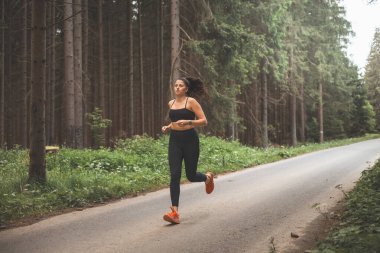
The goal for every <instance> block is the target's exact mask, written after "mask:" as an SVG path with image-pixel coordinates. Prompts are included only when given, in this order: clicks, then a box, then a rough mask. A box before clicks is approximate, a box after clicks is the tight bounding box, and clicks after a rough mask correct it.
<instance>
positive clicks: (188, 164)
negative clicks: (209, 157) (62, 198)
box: [183, 132, 207, 182]
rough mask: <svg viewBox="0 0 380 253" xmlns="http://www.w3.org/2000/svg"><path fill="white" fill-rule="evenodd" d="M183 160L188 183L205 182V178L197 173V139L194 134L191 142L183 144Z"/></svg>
mask: <svg viewBox="0 0 380 253" xmlns="http://www.w3.org/2000/svg"><path fill="white" fill-rule="evenodd" d="M183 158H184V160H185V170H186V177H187V179H188V180H189V181H190V182H205V181H206V180H207V176H206V175H205V174H203V173H200V172H197V168H198V159H199V138H198V135H197V134H196V132H194V137H193V140H192V141H190V142H186V143H184V151H183Z"/></svg>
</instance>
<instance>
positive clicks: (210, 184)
mask: <svg viewBox="0 0 380 253" xmlns="http://www.w3.org/2000/svg"><path fill="white" fill-rule="evenodd" d="M206 175H208V176H209V178H210V181H209V182H208V183H207V184H206V183H205V184H206V193H207V194H210V193H211V192H212V191H213V190H214V174H212V172H207V173H206Z"/></svg>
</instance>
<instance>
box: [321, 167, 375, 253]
mask: <svg viewBox="0 0 380 253" xmlns="http://www.w3.org/2000/svg"><path fill="white" fill-rule="evenodd" d="M379 250H380V160H379V161H378V162H377V164H376V165H375V166H374V167H372V168H371V169H368V170H365V171H364V172H363V173H362V177H361V179H360V180H359V182H358V183H357V185H356V187H355V188H354V189H353V190H352V191H351V192H350V193H348V195H347V199H346V201H345V211H344V215H343V217H342V220H341V223H340V224H339V226H337V227H336V228H335V229H333V231H332V232H331V233H330V234H329V235H328V236H327V238H326V239H324V240H323V241H321V242H320V243H319V245H318V249H317V250H315V251H313V253H377V252H379Z"/></svg>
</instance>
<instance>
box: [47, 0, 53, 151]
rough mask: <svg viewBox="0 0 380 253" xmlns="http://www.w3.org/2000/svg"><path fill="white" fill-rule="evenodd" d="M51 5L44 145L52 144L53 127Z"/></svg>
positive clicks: (50, 12) (48, 29) (50, 6)
mask: <svg viewBox="0 0 380 253" xmlns="http://www.w3.org/2000/svg"><path fill="white" fill-rule="evenodd" d="M52 5H53V2H47V3H46V11H47V14H46V22H47V24H46V26H47V28H46V72H45V73H46V105H45V119H46V122H45V132H46V145H51V144H52V138H51V136H52V133H51V132H52V130H53V127H52V125H51V121H50V118H51V114H52V113H53V109H52V107H51V104H52V103H51V99H52V97H53V94H52V83H53V82H52V79H51V65H52V51H53V50H54V48H52V46H51V45H52V40H53V37H54V35H53V34H52V33H51V25H52V24H53V23H54V16H53V15H52Z"/></svg>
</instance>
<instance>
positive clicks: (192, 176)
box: [186, 172, 198, 182]
mask: <svg viewBox="0 0 380 253" xmlns="http://www.w3.org/2000/svg"><path fill="white" fill-rule="evenodd" d="M186 177H187V179H188V180H189V181H190V182H197V181H198V180H197V173H195V172H194V173H186Z"/></svg>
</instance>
